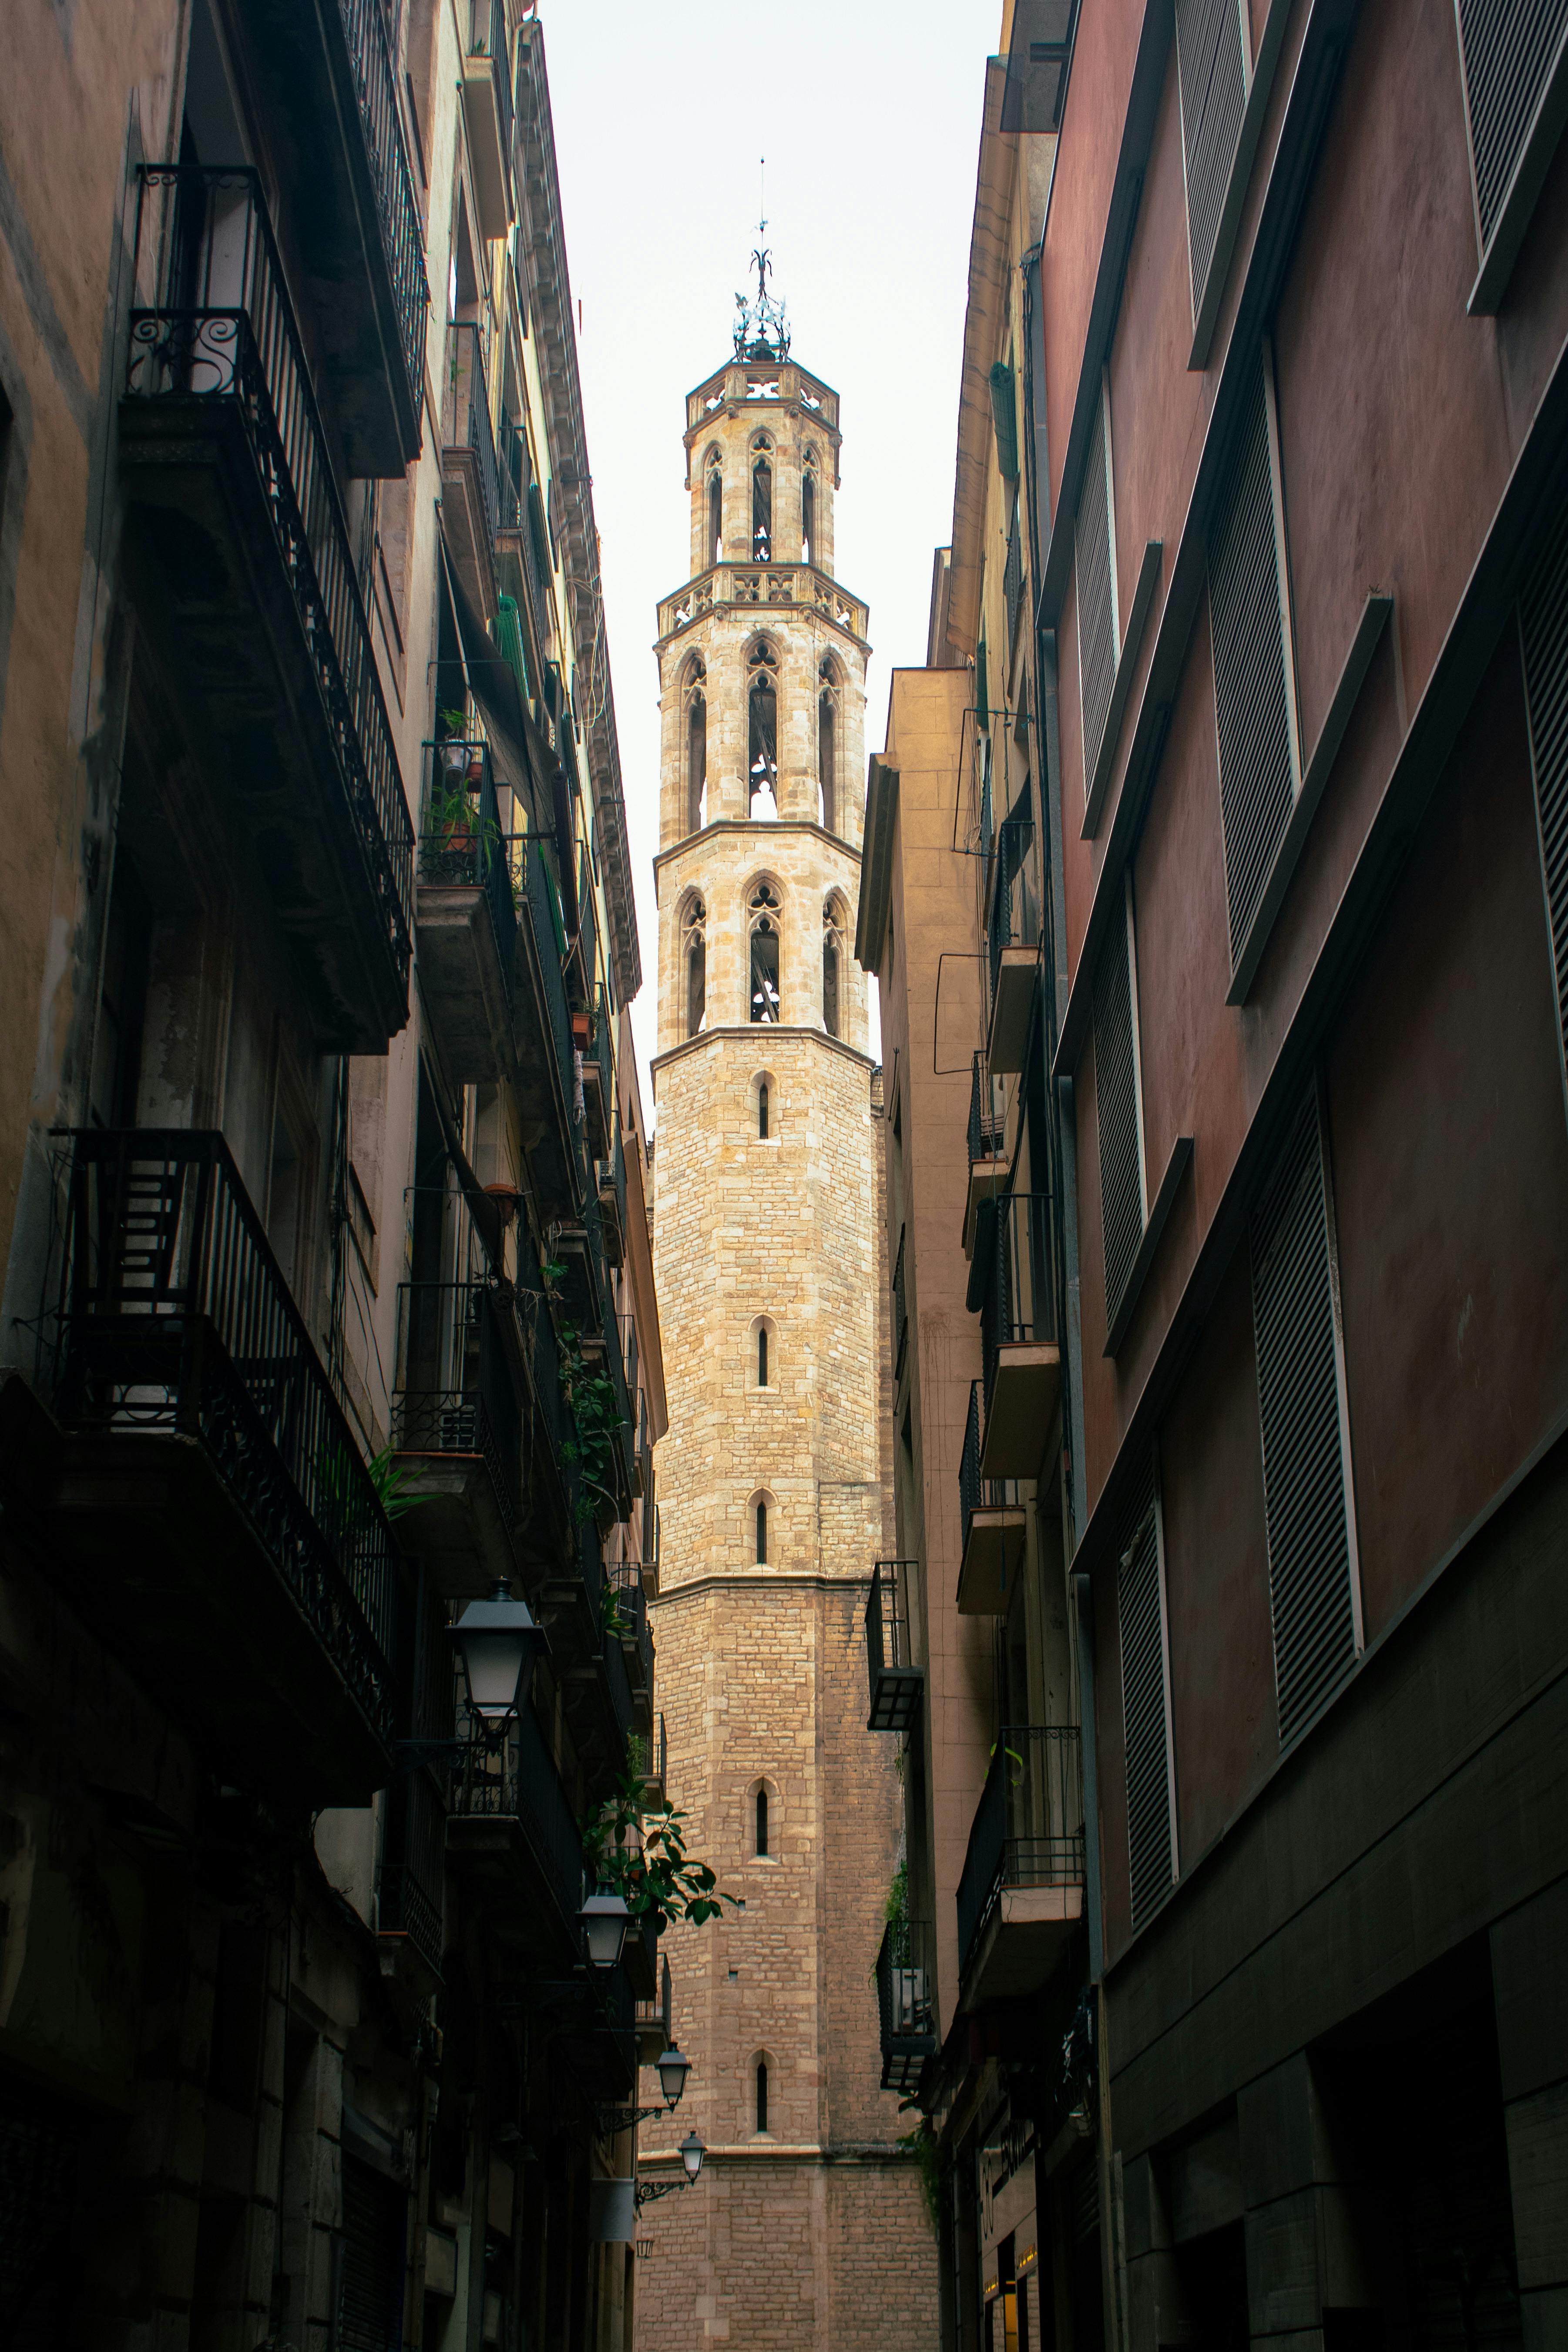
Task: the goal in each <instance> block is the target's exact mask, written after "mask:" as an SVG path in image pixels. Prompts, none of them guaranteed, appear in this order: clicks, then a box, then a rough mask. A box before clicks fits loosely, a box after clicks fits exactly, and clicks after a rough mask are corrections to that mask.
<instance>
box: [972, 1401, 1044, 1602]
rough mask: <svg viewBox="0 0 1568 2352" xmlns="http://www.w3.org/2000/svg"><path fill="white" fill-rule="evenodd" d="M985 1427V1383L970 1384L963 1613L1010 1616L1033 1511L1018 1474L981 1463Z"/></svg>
mask: <svg viewBox="0 0 1568 2352" xmlns="http://www.w3.org/2000/svg"><path fill="white" fill-rule="evenodd" d="M984 1429H985V1409H984V1383H983V1382H981V1381H971V1382H970V1384H969V1417H968V1419H967V1421H966V1422H965V1423H964V1427H963V1454H962V1456H961V1458H960V1461H959V1466H958V1495H959V1506H960V1517H961V1520H962V1525H963V1557H962V1558H961V1559H960V1561H959V1569H958V1596H957V1608H958V1613H959V1615H960V1616H961V1617H1004V1616H1005V1615H1006V1612H1007V1607H1008V1603H1009V1601H1010V1599H1011V1597H1012V1594H1013V1591H1014V1589H1015V1587H1016V1582H1017V1579H1018V1576H1019V1574H1020V1572H1021V1570H1022V1569H1023V1565H1024V1549H1025V1546H1026V1542H1027V1540H1028V1526H1029V1522H1028V1514H1027V1513H1026V1510H1025V1508H1024V1504H1023V1499H1022V1497H1021V1496H1020V1494H1019V1492H1018V1483H1017V1481H1016V1479H1014V1478H988V1477H986V1476H985V1475H984V1472H983V1470H982V1468H981V1463H982V1460H983V1456H984Z"/></svg>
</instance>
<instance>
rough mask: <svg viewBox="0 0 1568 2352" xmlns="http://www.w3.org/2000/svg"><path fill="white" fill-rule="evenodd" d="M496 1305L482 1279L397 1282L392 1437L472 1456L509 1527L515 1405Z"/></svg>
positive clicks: (515, 1478) (514, 1494)
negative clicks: (478, 1461) (483, 1470)
mask: <svg viewBox="0 0 1568 2352" xmlns="http://www.w3.org/2000/svg"><path fill="white" fill-rule="evenodd" d="M502 1311H503V1310H502V1309H501V1307H500V1305H499V1303H498V1300H497V1297H496V1293H495V1289H494V1286H493V1285H492V1284H490V1283H489V1282H488V1281H484V1280H469V1281H463V1282H405V1283H400V1284H399V1285H398V1290H397V1386H396V1388H395V1390H394V1391H393V1398H392V1443H393V1446H394V1448H395V1451H396V1452H397V1453H399V1454H478V1455H479V1456H480V1457H481V1458H482V1460H483V1462H484V1465H485V1468H486V1470H487V1471H488V1473H489V1482H490V1488H491V1491H492V1493H493V1494H494V1496H495V1502H496V1507H497V1509H498V1510H499V1512H500V1518H501V1525H502V1526H503V1528H506V1529H507V1531H508V1532H509V1533H510V1530H511V1529H512V1528H513V1527H514V1526H515V1525H516V1522H517V1514H518V1505H519V1497H520V1487H521V1458H520V1441H521V1425H522V1403H521V1398H520V1397H519V1395H518V1393H517V1389H516V1386H515V1384H514V1382H513V1380H512V1373H511V1363H510V1358H509V1356H508V1353H507V1348H506V1341H505V1339H504V1338H503V1336H502V1333H501V1328H500V1317H501V1313H502Z"/></svg>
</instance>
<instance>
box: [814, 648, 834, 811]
mask: <svg viewBox="0 0 1568 2352" xmlns="http://www.w3.org/2000/svg"><path fill="white" fill-rule="evenodd" d="M820 675H821V680H822V691H821V693H820V694H819V696H818V698H817V704H816V773H817V778H818V781H819V782H820V783H821V786H822V822H823V824H825V825H826V828H827V830H828V832H829V833H837V830H838V698H837V691H836V684H837V682H836V680H835V677H834V674H833V667H832V664H831V663H829V662H824V663H823V665H822V669H821V673H820Z"/></svg>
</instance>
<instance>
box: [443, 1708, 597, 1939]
mask: <svg viewBox="0 0 1568 2352" xmlns="http://www.w3.org/2000/svg"><path fill="white" fill-rule="evenodd" d="M448 1803H449V1810H450V1816H451V1819H452V1821H453V1822H469V1821H475V1820H492V1821H494V1820H514V1821H516V1822H519V1823H520V1824H521V1831H522V1835H523V1837H524V1838H525V1839H526V1841H527V1843H528V1846H529V1850H530V1853H531V1856H532V1859H533V1863H534V1865H535V1869H536V1871H537V1873H538V1875H539V1878H540V1879H541V1880H542V1883H543V1885H544V1888H545V1890H546V1891H547V1893H548V1895H550V1897H551V1898H552V1903H553V1906H554V1909H555V1913H556V1924H557V1926H558V1927H560V1928H563V1930H564V1932H565V1936H566V1938H567V1940H568V1942H569V1943H570V1944H571V1945H572V1947H573V1948H576V1947H577V1946H578V1945H579V1944H580V1942H581V1930H580V1928H579V1927H578V1923H577V1914H578V1912H579V1911H580V1910H581V1908H582V1904H583V1895H584V1886H585V1877H584V1862H583V1838H582V1832H580V1830H579V1829H578V1827H577V1822H576V1819H575V1817H574V1813H573V1811H572V1808H571V1805H570V1804H569V1803H568V1802H567V1799H566V1791H565V1790H564V1789H563V1787H562V1785H561V1776H560V1774H559V1773H558V1772H557V1771H556V1769H555V1761H554V1759H553V1758H552V1755H551V1753H550V1749H549V1748H548V1746H547V1745H546V1743H545V1738H544V1735H543V1733H542V1731H541V1730H540V1728H539V1726H538V1724H537V1722H536V1721H535V1720H534V1717H533V1715H532V1712H531V1709H529V1708H527V1707H525V1708H524V1709H523V1710H522V1712H521V1715H519V1716H517V1717H515V1718H514V1719H513V1721H512V1722H511V1724H510V1726H509V1727H508V1729H507V1733H506V1736H505V1738H503V1739H502V1740H501V1741H500V1742H499V1743H498V1744H497V1745H496V1746H495V1747H493V1748H492V1747H490V1746H489V1744H488V1743H487V1742H486V1741H485V1740H483V1739H474V1740H472V1741H471V1742H470V1743H469V1745H468V1748H466V1749H465V1750H464V1752H463V1754H462V1756H461V1757H460V1758H459V1759H458V1763H457V1766H456V1769H454V1771H453V1773H452V1780H451V1788H450V1792H449V1798H448Z"/></svg>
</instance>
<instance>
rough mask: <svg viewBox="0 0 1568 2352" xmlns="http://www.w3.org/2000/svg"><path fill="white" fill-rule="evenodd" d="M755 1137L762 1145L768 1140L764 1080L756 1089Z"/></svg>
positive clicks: (765, 1086) (766, 1101)
mask: <svg viewBox="0 0 1568 2352" xmlns="http://www.w3.org/2000/svg"><path fill="white" fill-rule="evenodd" d="M757 1136H758V1139H759V1141H761V1142H763V1143H765V1142H766V1141H767V1139H768V1082H767V1080H766V1079H765V1078H764V1079H763V1083H762V1085H761V1086H760V1087H758V1088H757Z"/></svg>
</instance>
